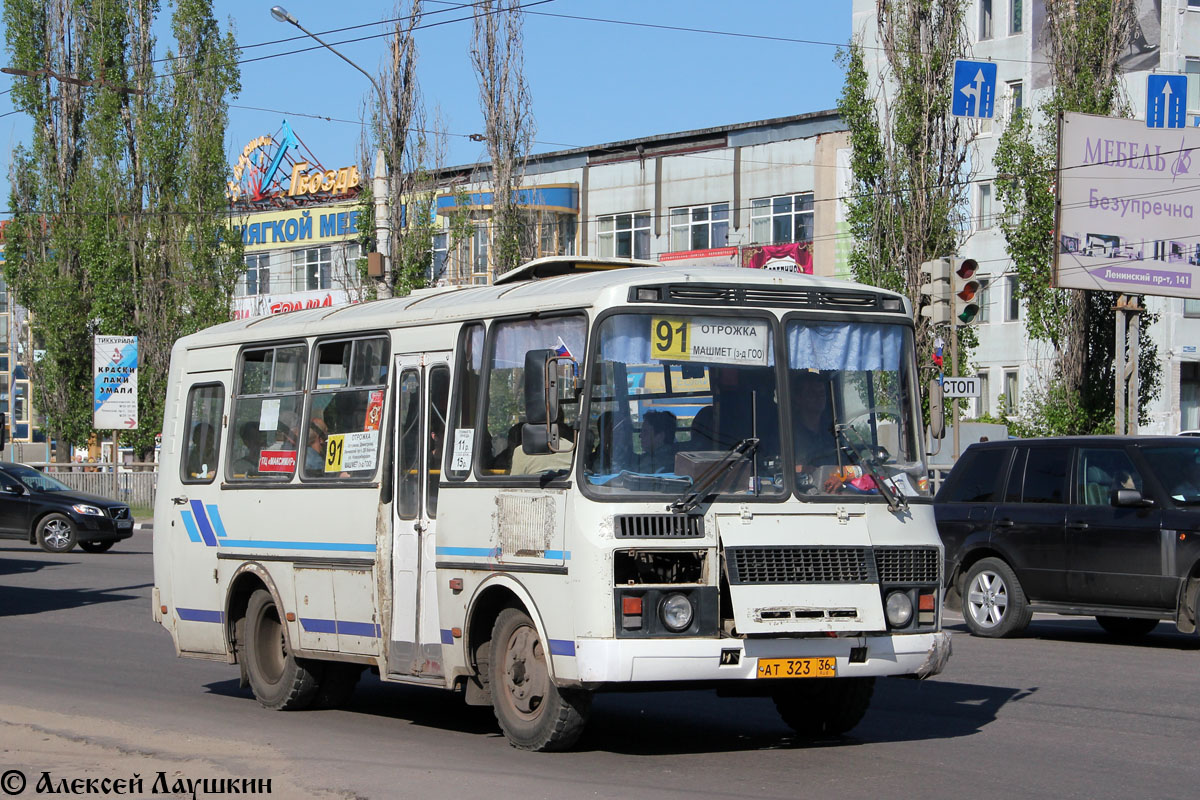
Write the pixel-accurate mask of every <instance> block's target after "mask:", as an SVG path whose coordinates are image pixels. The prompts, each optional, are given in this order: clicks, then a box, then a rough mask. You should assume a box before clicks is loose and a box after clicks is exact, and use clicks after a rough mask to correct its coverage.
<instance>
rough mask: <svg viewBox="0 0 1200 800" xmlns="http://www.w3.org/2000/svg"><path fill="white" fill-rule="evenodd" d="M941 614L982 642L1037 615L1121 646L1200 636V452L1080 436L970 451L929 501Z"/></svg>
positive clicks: (1151, 440) (1188, 443)
mask: <svg viewBox="0 0 1200 800" xmlns="http://www.w3.org/2000/svg"><path fill="white" fill-rule="evenodd" d="M934 510H935V513H936V515H937V525H938V532H939V533H940V534H941V537H942V542H943V544H945V547H946V571H945V574H946V582H947V586H946V605H947V606H948V607H950V608H952V609H955V610H961V611H962V614H963V617H964V618H965V619H966V622H967V627H969V628H970V629H971V632H972V633H975V634H977V635H979V636H990V637H1001V636H1011V635H1014V634H1016V633H1019V632H1020V631H1021V630H1022V629H1024V628H1025V626H1026V625H1028V624H1029V620H1030V617H1031V615H1032V613H1033V612H1034V611H1040V612H1051V613H1059V614H1080V615H1089V616H1095V617H1096V620H1097V621H1098V622H1099V623H1100V625H1101V626H1103V627H1104V629H1105V630H1107V631H1109V632H1110V633H1113V634H1116V635H1118V636H1128V637H1132V636H1139V635H1142V634H1145V633H1148V632H1150V631H1151V630H1153V629H1154V627H1155V626H1156V625H1157V624H1158V622H1159V621H1160V620H1164V619H1169V620H1172V621H1174V622H1175V625H1176V627H1178V628H1179V630H1180V631H1183V632H1184V633H1191V632H1194V631H1195V630H1196V616H1197V611H1196V606H1197V595H1198V594H1200V442H1197V441H1196V440H1194V439H1188V438H1184V437H1178V436H1171V437H1168V436H1089V437H1077V438H1056V439H1017V440H1008V441H999V442H985V443H981V444H976V445H972V446H971V447H969V448H967V450H966V451H965V452H964V453H963V455H962V457H961V458H960V459H959V461H958V463H957V464H956V465H955V467H954V469H953V471H952V472H951V473H950V476H949V478H948V479H947V480H946V482H945V484H943V486H942V488H941V490H940V491H939V492H938V493H937V496H936V498H935V499H934Z"/></svg>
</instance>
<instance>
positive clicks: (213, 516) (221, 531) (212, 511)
mask: <svg viewBox="0 0 1200 800" xmlns="http://www.w3.org/2000/svg"><path fill="white" fill-rule="evenodd" d="M205 508H206V509H208V519H209V521H210V522H212V526H213V529H214V530H215V531H216V532H217V536H219V537H220V538H222V539H224V538H225V523H224V522H221V512H220V511H218V510H217V507H216V505H209V506H205Z"/></svg>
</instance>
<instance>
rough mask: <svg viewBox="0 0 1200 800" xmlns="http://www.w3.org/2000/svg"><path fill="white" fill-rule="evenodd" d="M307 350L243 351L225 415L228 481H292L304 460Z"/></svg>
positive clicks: (290, 347)
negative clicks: (298, 462) (229, 411)
mask: <svg viewBox="0 0 1200 800" xmlns="http://www.w3.org/2000/svg"><path fill="white" fill-rule="evenodd" d="M307 363H308V348H307V347H306V346H305V345H303V344H290V343H289V344H284V345H277V346H273V347H259V348H253V349H247V350H244V351H242V355H241V361H240V364H239V372H238V382H237V388H236V389H235V391H234V394H233V413H232V414H231V418H230V429H231V436H230V441H229V454H230V458H229V466H228V469H227V477H228V479H229V480H230V481H242V480H279V481H287V480H291V478H292V475H293V474H295V472H296V460H297V458H303V453H302V450H303V446H304V445H303V444H302V442H303V441H304V437H305V435H306V433H307V431H306V426H305V427H302V426H301V424H300V423H301V417H302V415H303V412H304V375H305V372H306V370H305V367H306V365H307Z"/></svg>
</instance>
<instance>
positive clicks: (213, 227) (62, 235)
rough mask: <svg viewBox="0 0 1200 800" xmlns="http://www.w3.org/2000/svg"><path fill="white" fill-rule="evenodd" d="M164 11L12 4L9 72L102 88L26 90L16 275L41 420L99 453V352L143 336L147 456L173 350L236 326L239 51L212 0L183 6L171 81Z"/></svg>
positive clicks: (13, 243)
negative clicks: (198, 334)
mask: <svg viewBox="0 0 1200 800" xmlns="http://www.w3.org/2000/svg"><path fill="white" fill-rule="evenodd" d="M158 7H159V6H158V3H157V2H154V1H153V0H131V2H128V3H124V4H118V5H117V6H115V7H113V6H103V5H101V4H93V3H87V2H72V0H54V2H50V3H34V2H28V1H27V0H5V4H4V19H5V23H6V26H7V30H6V45H7V48H8V51H9V58H10V63H12V64H14V65H17V66H19V67H22V68H33V69H36V68H38V67H39V66H41V65H46V66H49V67H50V68H51V69H53V70H54V71H55V72H56V73H58V74H60V75H69V76H75V77H78V78H80V79H83V80H91V81H93V85H92V86H89V87H81V86H77V85H76V84H73V83H69V82H61V81H58V80H57V79H56V78H49V77H46V76H42V77H34V78H28V77H19V78H17V79H16V80H15V81H14V90H13V100H14V103H15V104H16V105H17V108H18V109H19V110H21V111H24V112H25V113H27V114H29V115H30V116H31V117H32V118H33V122H34V135H33V141H32V142H31V143H30V145H29V146H28V147H19V148H18V149H17V152H16V154H15V156H14V167H13V189H12V195H11V197H10V209H11V211H12V213H13V222H12V224H11V225H10V226H9V246H8V249H7V259H6V262H7V263H6V265H5V271H6V276H7V278H8V281H9V285H10V286H11V287H12V289H13V292H14V295H15V297H16V299H17V300H18V301H19V302H20V303H21V304H23V305H25V306H26V307H28V308H29V309H30V311H31V312H32V325H33V335H34V337H35V338H36V339H37V341H38V342H39V344H40V346H41V347H42V348H44V350H45V355H44V357H43V358H42V359H41V360H39V361H38V362H37V363H36V364H33V363H30V364H27V365H26V367H27V369H29V370H30V373H31V376H32V377H33V379H34V386H35V405H36V407H37V408H38V409H39V410H40V411H42V412H44V413H45V415H46V426H47V428H48V430H49V433H50V435H51V436H52V437H54V438H57V439H58V440H59V441H60V442H63V443H74V444H81V443H83V442H84V441H86V440H87V438H88V435H89V433H90V432H91V422H92V420H91V416H92V407H91V383H92V379H91V369H92V365H91V354H92V344H91V342H92V337H93V336H94V335H96V334H112V335H136V336H137V337H138V344H139V369H138V389H139V391H138V395H139V398H138V399H139V417H140V428H139V429H138V430H137V431H136V432H128V433H126V434H125V436H124V437H123V441H124V442H126V443H130V444H133V445H134V446H135V447H136V448H137V449H138V450H140V451H141V452H142V453H146V452H148V451H149V450H150V449H151V448H152V447H153V441H154V436H155V435H156V434H157V433H158V432H159V431H160V430H161V420H162V413H163V406H164V402H165V399H166V378H167V369H168V365H169V362H170V353H171V347H172V345H173V344H174V342H175V340H176V339H177V338H179V337H180V336H184V335H187V334H188V333H192V332H194V331H196V330H198V329H200V328H203V327H207V326H209V325H212V324H215V323H218V322H223V321H225V320H228V319H229V313H230V298H231V296H232V289H233V285H234V283H235V281H236V279H237V276H238V273H239V271H240V269H241V243H240V241H238V240H237V239H236V238H233V237H229V236H228V235H227V218H226V211H227V203H226V200H225V180H226V172H227V169H228V168H227V165H226V163H225V152H224V138H225V130H226V126H227V121H228V106H227V103H228V98H229V97H230V96H231V95H233V94H236V92H237V91H238V90H239V72H238V68H237V63H236V43H235V42H234V39H233V35H232V32H231V31H225V32H222V30H221V28H220V26H219V25H218V23H217V22H216V20H215V18H214V17H213V15H212V9H211V3H210V1H209V0H177V1H176V2H175V3H174V8H175V10H174V14H173V16H172V21H171V23H172V24H171V31H172V36H173V39H174V46H173V48H172V49H171V50H169V51H168V56H169V60H168V63H170V64H171V74H169V75H164V76H158V75H156V74H155V72H154V63H155V56H156V55H158V53H157V52H156V41H155V38H154V35H153V32H152V27H153V23H154V17H155V15H156V13H157V11H158ZM130 90H134V91H130ZM60 455H61V451H60Z"/></svg>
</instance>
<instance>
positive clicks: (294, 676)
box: [245, 589, 319, 711]
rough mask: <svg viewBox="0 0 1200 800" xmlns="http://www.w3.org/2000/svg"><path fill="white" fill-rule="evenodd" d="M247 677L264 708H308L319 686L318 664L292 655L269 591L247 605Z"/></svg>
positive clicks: (260, 591) (260, 593)
mask: <svg viewBox="0 0 1200 800" xmlns="http://www.w3.org/2000/svg"><path fill="white" fill-rule="evenodd" d="M245 653H246V675H247V677H248V678H249V679H250V689H251V690H252V691H253V692H254V697H255V698H256V699H257V700H258V702H259V703H260V704H261V705H262V706H263V707H265V708H270V709H273V710H276V711H292V710H296V709H301V708H307V707H308V706H310V705H312V701H313V699H314V698H315V697H316V694H317V689H318V688H319V684H318V682H317V671H316V670H315V669H314V667H315V665H313V664H311V663H309V662H308V661H306V660H304V659H300V658H296V657H295V656H294V655H292V652H291V650H289V649H288V642H287V634H286V632H285V631H284V627H283V621H282V620H281V619H280V615H279V608H278V607H277V606H276V605H275V598H274V597H272V596H271V593H270V592H268V591H267V590H266V589H259V590H257V591H256V592H255V593H254V594H252V595H250V602H249V604H248V605H247V606H246V650H245Z"/></svg>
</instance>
